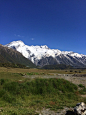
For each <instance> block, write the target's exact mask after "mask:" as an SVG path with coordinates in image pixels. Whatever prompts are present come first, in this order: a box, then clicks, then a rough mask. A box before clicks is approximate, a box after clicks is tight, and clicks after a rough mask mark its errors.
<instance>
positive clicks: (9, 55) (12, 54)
mask: <svg viewBox="0 0 86 115" xmlns="http://www.w3.org/2000/svg"><path fill="white" fill-rule="evenodd" d="M9 62H10V63H15V64H23V65H26V66H30V67H35V64H33V63H32V62H31V61H30V60H28V59H27V58H25V57H24V56H23V55H22V54H21V53H19V52H18V51H16V50H14V49H12V48H8V47H6V46H3V45H1V44H0V63H9Z"/></svg>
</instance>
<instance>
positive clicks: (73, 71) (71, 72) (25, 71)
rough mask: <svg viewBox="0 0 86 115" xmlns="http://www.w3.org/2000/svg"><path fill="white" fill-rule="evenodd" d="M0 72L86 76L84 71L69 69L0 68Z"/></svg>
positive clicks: (85, 70)
mask: <svg viewBox="0 0 86 115" xmlns="http://www.w3.org/2000/svg"><path fill="white" fill-rule="evenodd" d="M0 72H11V73H29V72H30V73H31V72H34V73H38V74H52V75H53V74H86V69H69V70H45V69H36V68H34V69H21V68H10V67H8V68H5V67H0Z"/></svg>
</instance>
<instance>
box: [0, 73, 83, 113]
mask: <svg viewBox="0 0 86 115" xmlns="http://www.w3.org/2000/svg"><path fill="white" fill-rule="evenodd" d="M14 76H17V74H16V75H15V74H14ZM18 77H20V76H19V75H18ZM79 94H80V92H78V86H76V85H75V84H73V83H70V82H69V81H67V80H64V79H56V78H50V79H42V78H41V79H38V78H37V79H33V80H28V79H27V80H26V79H24V80H23V81H22V82H19V80H17V81H16V80H14V81H13V80H7V79H0V106H1V107H2V110H1V112H0V114H1V115H4V114H9V115H28V114H29V115H38V113H37V112H36V110H41V109H42V108H44V107H45V108H50V109H51V110H55V111H56V110H57V109H62V108H64V106H68V107H70V106H75V104H76V103H77V102H78V101H82V100H83V99H82V98H81V97H79Z"/></svg>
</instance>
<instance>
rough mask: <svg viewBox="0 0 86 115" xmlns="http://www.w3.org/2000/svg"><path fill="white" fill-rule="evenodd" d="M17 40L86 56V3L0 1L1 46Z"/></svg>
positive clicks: (81, 0)
mask: <svg viewBox="0 0 86 115" xmlns="http://www.w3.org/2000/svg"><path fill="white" fill-rule="evenodd" d="M17 40H22V41H23V42H24V43H25V44H27V45H47V46H48V47H49V48H52V49H59V50H61V51H74V52H77V53H82V54H85V55H86V0H0V44H3V45H5V44H8V43H9V42H12V41H17Z"/></svg>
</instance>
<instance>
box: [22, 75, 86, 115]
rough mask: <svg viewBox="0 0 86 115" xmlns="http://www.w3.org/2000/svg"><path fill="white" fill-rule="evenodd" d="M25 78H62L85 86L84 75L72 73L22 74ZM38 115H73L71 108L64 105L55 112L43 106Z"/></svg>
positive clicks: (85, 79) (85, 78)
mask: <svg viewBox="0 0 86 115" xmlns="http://www.w3.org/2000/svg"><path fill="white" fill-rule="evenodd" d="M24 77H26V78H32V79H34V78H38V77H39V78H63V79H66V80H68V81H70V82H72V83H74V84H77V85H78V84H83V85H84V86H85V87H86V77H85V76H82V77H80V76H76V75H72V74H58V75H56V74H54V75H52V76H51V75H39V76H38V75H37V76H36V75H32V76H24ZM82 97H86V95H82ZM39 113H40V114H39V115H74V112H73V108H68V107H64V109H63V110H58V111H57V112H54V111H51V110H50V109H46V108H43V110H42V111H41V112H39Z"/></svg>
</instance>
